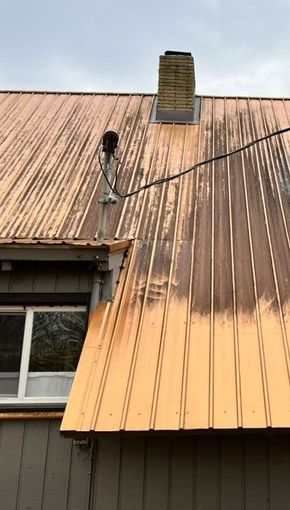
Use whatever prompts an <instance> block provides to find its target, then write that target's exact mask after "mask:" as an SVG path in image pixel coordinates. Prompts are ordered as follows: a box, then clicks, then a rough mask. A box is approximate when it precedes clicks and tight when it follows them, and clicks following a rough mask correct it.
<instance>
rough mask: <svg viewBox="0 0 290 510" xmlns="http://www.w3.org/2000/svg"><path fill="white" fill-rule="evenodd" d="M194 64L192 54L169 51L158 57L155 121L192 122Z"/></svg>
mask: <svg viewBox="0 0 290 510" xmlns="http://www.w3.org/2000/svg"><path fill="white" fill-rule="evenodd" d="M194 102H195V76H194V62H193V57H192V55H191V53H189V52H183V51H166V52H165V54H164V55H160V57H159V80H158V98H157V109H156V121H159V122H193V120H194Z"/></svg>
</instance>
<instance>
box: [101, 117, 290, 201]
mask: <svg viewBox="0 0 290 510" xmlns="http://www.w3.org/2000/svg"><path fill="white" fill-rule="evenodd" d="M288 131H290V127H287V128H284V129H280V130H278V131H274V132H272V133H270V134H268V135H265V136H262V137H261V138H257V139H255V140H253V141H252V142H249V143H247V144H246V145H242V146H241V147H238V148H237V149H234V150H232V151H230V152H227V153H224V154H219V155H218V156H214V157H212V158H209V159H205V160H204V161H200V162H198V163H195V164H194V165H192V166H190V167H189V168H186V169H185V170H182V171H181V172H178V173H177V174H172V175H168V176H167V177H162V178H161V179H156V180H155V181H151V182H149V183H147V184H144V185H143V186H140V187H139V188H136V189H135V190H133V191H129V192H128V193H121V192H120V191H119V190H118V189H117V180H118V168H117V170H116V176H115V182H114V184H111V182H110V181H109V179H108V177H107V175H106V173H105V171H104V168H103V164H102V160H101V150H102V147H100V150H99V154H98V157H99V164H100V168H101V171H102V174H103V176H104V178H105V180H106V182H107V183H108V186H109V187H110V189H111V191H112V192H113V193H114V195H116V196H117V197H118V198H122V199H125V198H129V197H132V196H133V195H136V194H137V193H140V192H141V191H145V190H146V189H148V188H151V187H152V186H158V185H159V184H165V183H166V182H169V181H173V180H174V179H177V178H178V177H182V176H183V175H185V174H188V173H189V172H192V171H193V170H195V169H196V168H199V167H201V166H203V165H207V164H209V163H213V162H215V161H219V160H220V159H225V158H228V157H230V156H233V155H234V154H238V153H239V152H242V151H244V150H245V149H249V147H252V146H253V145H256V144H257V143H260V142H263V141H264V140H268V139H269V138H272V137H273V136H278V135H282V134H284V133H287V132H288ZM115 159H116V160H117V161H118V166H119V165H120V160H119V159H118V158H115Z"/></svg>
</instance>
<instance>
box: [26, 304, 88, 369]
mask: <svg viewBox="0 0 290 510" xmlns="http://www.w3.org/2000/svg"><path fill="white" fill-rule="evenodd" d="M86 318H87V315H86V313H85V312H63V311H59V312H41V311H39V312H34V320H33V331H32V340H31V351H30V364H29V372H62V371H68V372H71V371H75V369H76V367H77V363H78V360H79V357H80V353H81V349H82V344H83V341H84V337H85V330H86Z"/></svg>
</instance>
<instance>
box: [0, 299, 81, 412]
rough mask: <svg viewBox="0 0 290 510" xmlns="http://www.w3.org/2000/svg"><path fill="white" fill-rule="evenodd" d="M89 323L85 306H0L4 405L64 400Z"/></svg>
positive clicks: (0, 383) (0, 396)
mask: <svg viewBox="0 0 290 510" xmlns="http://www.w3.org/2000/svg"><path fill="white" fill-rule="evenodd" d="M86 325H87V312H86V307H84V306H66V307H59V306H58V307H36V306H33V307H32V306H31V307H25V308H24V307H12V308H11V307H9V308H8V307H6V308H4V307H1V308H0V404H1V403H2V404H9V403H12V404H13V403H30V402H31V403H40V404H41V403H44V404H45V403H65V402H66V400H67V396H68V394H69V390H70V387H71V384H72V380H73V377H74V373H75V370H76V367H77V363H78V360H79V356H80V353H81V349H82V344H83V341H84V337H85V332H86Z"/></svg>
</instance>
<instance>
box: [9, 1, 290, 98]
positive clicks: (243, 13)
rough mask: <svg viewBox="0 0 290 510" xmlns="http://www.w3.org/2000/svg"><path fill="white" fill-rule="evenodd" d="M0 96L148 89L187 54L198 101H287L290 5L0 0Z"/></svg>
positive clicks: (231, 2) (153, 87) (212, 2)
mask: <svg viewBox="0 0 290 510" xmlns="http://www.w3.org/2000/svg"><path fill="white" fill-rule="evenodd" d="M0 8H1V12H0V89H2V90H3V89H24V90H32V89H33V90H71V91H73V90H79V91H120V92H121V91H128V92H134V91H136V92H155V91H156V89H157V76H158V57H159V55H160V54H162V53H164V51H165V50H167V49H171V50H181V51H191V52H192V54H193V55H194V57H195V65H196V81H197V92H198V93H200V94H221V95H223V94H228V95H235V94H239V95H258V96H267V95H269V96H290V65H289V64H290V28H289V19H290V1H289V0H275V1H274V0H271V1H270V0H264V1H262V0H255V1H249V0H245V1H244V2H243V1H241V0H239V1H237V0H199V1H197V0H191V1H190V0H185V1H183V2H181V1H180V0H179V1H178V0H174V1H173V0H166V1H161V0H155V1H154V0H143V1H142V2H140V1H139V2H138V0H119V1H117V0H70V1H68V0H0Z"/></svg>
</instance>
